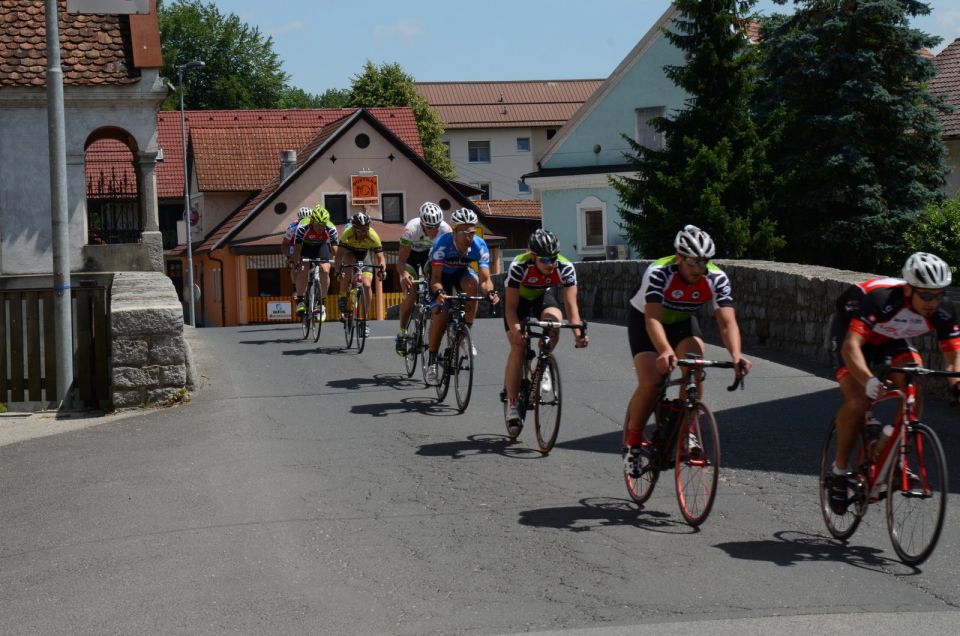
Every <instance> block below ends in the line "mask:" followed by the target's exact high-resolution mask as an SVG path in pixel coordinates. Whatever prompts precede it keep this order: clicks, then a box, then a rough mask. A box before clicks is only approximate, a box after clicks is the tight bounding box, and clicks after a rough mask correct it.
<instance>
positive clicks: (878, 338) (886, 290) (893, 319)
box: [848, 281, 960, 351]
mask: <svg viewBox="0 0 960 636" xmlns="http://www.w3.org/2000/svg"><path fill="white" fill-rule="evenodd" d="M900 283H901V284H899V285H892V286H885V287H884V286H880V287H874V289H873V290H872V291H870V292H868V293H867V294H866V295H865V296H864V297H863V300H862V302H861V303H860V311H859V313H858V315H857V316H855V317H853V318H852V319H851V320H850V326H849V327H848V329H849V331H852V332H854V333H857V334H860V335H861V336H863V338H864V340H866V341H867V343H868V344H872V345H881V344H884V343H886V342H888V341H890V340H897V339H906V338H913V337H916V336H921V335H923V334H925V333H927V332H929V331H936V333H937V339H938V340H939V341H940V349H941V350H942V351H958V350H960V325H958V324H957V316H956V311H955V309H954V307H953V305H952V304H951V303H950V301H948V300H946V299H944V300H943V301H942V302H941V303H940V306H939V307H937V310H936V311H935V312H933V315H932V316H931V317H930V318H927V317H925V316H922V315H920V314H918V313H917V312H915V311H914V310H913V309H912V308H911V307H910V302H909V300H908V299H907V298H906V296H905V295H904V293H903V290H904V286H905V285H906V282H905V281H900Z"/></svg>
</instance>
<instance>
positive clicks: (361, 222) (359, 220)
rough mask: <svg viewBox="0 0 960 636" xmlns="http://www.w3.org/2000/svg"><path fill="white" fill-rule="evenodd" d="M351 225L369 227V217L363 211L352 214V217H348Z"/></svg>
mask: <svg viewBox="0 0 960 636" xmlns="http://www.w3.org/2000/svg"><path fill="white" fill-rule="evenodd" d="M350 223H351V225H355V226H356V227H369V226H370V217H369V216H367V215H366V214H364V213H363V212H357V213H356V214H354V215H353V218H352V219H350Z"/></svg>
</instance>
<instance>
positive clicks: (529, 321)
mask: <svg viewBox="0 0 960 636" xmlns="http://www.w3.org/2000/svg"><path fill="white" fill-rule="evenodd" d="M520 326H521V328H524V329H528V328H530V327H539V328H541V329H579V330H580V331H581V332H582V333H583V334H584V335H586V333H587V323H586V321H584V322H567V321H566V320H561V321H559V322H558V321H556V320H538V319H537V318H531V317H527V318H524V319H523V320H521V321H520Z"/></svg>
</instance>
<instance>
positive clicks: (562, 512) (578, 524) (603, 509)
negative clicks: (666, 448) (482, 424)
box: [520, 497, 699, 534]
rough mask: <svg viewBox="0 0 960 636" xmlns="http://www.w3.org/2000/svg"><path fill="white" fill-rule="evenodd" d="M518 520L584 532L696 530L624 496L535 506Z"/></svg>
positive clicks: (690, 532) (538, 526)
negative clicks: (615, 528) (624, 528)
mask: <svg viewBox="0 0 960 636" xmlns="http://www.w3.org/2000/svg"><path fill="white" fill-rule="evenodd" d="M520 523H521V524H523V525H525V526H533V527H536V528H555V529H557V530H569V531H570V532H588V531H590V530H596V529H598V528H607V527H610V526H632V527H635V528H640V529H643V530H650V531H651V532H660V533H665V534H694V533H697V532H699V529H698V528H693V527H690V526H689V525H687V524H686V523H684V522H683V521H682V520H680V519H679V518H676V517H674V516H672V515H670V514H669V513H666V512H663V511H659V510H645V509H644V508H643V507H642V506H637V504H635V503H634V502H632V501H629V500H627V499H615V498H612V497H586V498H584V499H581V500H580V505H579V506H557V507H554V508H537V509H534V510H524V511H522V512H521V513H520Z"/></svg>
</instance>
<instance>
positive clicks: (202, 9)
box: [158, 0, 289, 110]
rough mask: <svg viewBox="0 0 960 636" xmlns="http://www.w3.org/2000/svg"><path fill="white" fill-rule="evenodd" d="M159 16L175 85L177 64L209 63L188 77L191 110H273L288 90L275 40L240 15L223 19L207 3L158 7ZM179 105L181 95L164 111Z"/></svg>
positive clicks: (180, 1)
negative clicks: (274, 45) (247, 22)
mask: <svg viewBox="0 0 960 636" xmlns="http://www.w3.org/2000/svg"><path fill="white" fill-rule="evenodd" d="M158 17H159V21H160V39H161V48H162V50H163V69H162V71H161V74H162V75H163V76H164V77H166V78H167V79H169V80H170V81H171V82H173V83H174V85H176V83H177V71H176V66H177V65H178V64H184V63H186V62H190V61H192V60H203V62H204V63H205V64H206V66H205V67H204V68H202V69H197V70H193V71H190V72H188V73H186V74H185V75H184V84H185V85H186V87H187V90H186V95H185V97H184V103H185V106H186V107H187V108H191V109H235V108H274V107H276V106H277V104H278V103H279V102H280V100H281V98H282V97H283V96H284V95H285V94H286V93H287V91H289V88H288V86H287V80H288V76H287V75H286V73H284V72H283V70H282V69H281V62H280V58H279V57H278V56H277V54H276V53H275V52H274V50H273V40H272V39H271V38H270V37H264V36H263V35H262V34H261V33H260V31H259V29H257V28H255V27H250V26H249V25H247V24H245V23H244V22H242V21H241V20H240V18H238V17H237V16H236V15H234V14H232V13H230V14H226V15H224V14H222V13H220V11H219V10H218V9H217V7H216V6H215V5H214V4H212V3H209V4H205V3H204V2H203V1H202V0H176V1H175V2H173V3H172V4H169V5H167V4H165V3H164V4H159V3H158ZM179 105H180V97H179V95H178V94H173V95H170V96H169V97H168V98H167V100H166V101H165V102H164V103H163V106H162V107H163V108H164V109H167V110H173V109H176V108H179Z"/></svg>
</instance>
